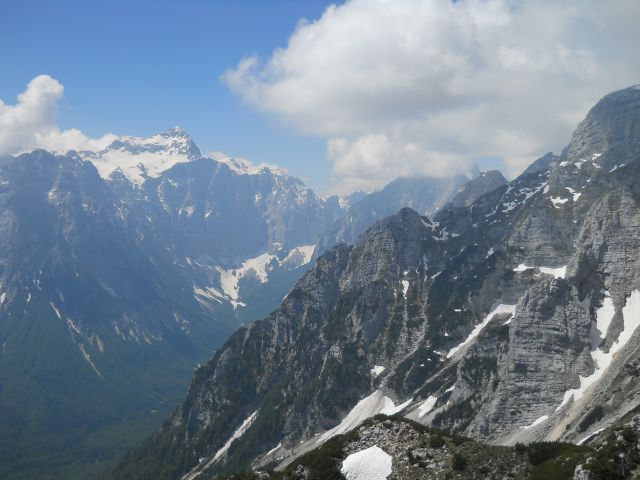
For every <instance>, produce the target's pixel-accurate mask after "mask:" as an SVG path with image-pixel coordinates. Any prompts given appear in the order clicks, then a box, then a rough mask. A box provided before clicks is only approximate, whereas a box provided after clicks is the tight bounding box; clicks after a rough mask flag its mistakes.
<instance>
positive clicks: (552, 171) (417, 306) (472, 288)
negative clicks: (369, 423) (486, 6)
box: [118, 87, 640, 478]
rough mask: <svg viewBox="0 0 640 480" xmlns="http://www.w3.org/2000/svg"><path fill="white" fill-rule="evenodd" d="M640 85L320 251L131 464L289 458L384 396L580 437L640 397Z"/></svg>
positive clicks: (452, 418) (457, 420) (204, 469)
mask: <svg viewBox="0 0 640 480" xmlns="http://www.w3.org/2000/svg"><path fill="white" fill-rule="evenodd" d="M639 102H640V90H639V89H638V88H636V87H632V88H629V89H626V90H623V91H621V92H616V93H614V94H611V95H609V96H607V97H605V98H604V99H603V100H601V101H600V102H599V103H598V104H597V105H596V106H595V107H594V108H593V109H592V110H591V111H590V112H589V115H588V116H587V118H586V119H585V121H583V122H582V123H581V124H580V126H579V127H578V129H577V130H576V133H575V134H574V136H573V139H572V140H571V143H570V145H569V147H568V148H567V149H565V151H564V152H563V154H562V155H560V156H554V155H547V156H545V157H543V158H542V159H540V160H539V161H537V162H536V163H535V164H534V166H532V168H530V169H528V170H527V171H526V172H525V173H524V174H523V175H521V176H520V177H519V178H517V179H515V180H514V181H512V182H510V183H509V185H504V186H501V187H498V188H497V189H495V190H493V191H491V192H489V193H486V194H485V195H482V196H480V197H479V198H477V199H475V201H459V202H453V203H450V204H449V205H447V206H445V207H443V208H442V209H441V210H440V211H439V212H438V213H437V214H436V215H435V216H434V219H433V220H430V219H429V218H427V217H422V216H420V215H419V214H418V213H416V212H415V211H412V210H409V209H405V210H402V211H401V212H400V213H398V214H397V215H395V216H392V217H390V218H388V219H386V220H384V221H382V222H380V223H378V224H377V225H375V226H374V227H372V228H371V229H369V230H368V231H367V232H366V234H364V235H363V236H362V237H361V238H360V240H359V241H358V242H357V243H356V244H355V245H354V246H353V247H344V246H341V247H337V248H336V249H334V250H331V251H330V252H328V253H327V254H326V255H325V256H323V257H321V258H320V259H319V261H318V264H317V266H316V267H315V268H314V269H312V270H310V271H309V272H308V273H307V274H306V275H305V276H304V277H303V278H302V279H301V281H300V282H299V283H298V284H297V285H296V287H295V288H294V289H293V290H292V291H291V292H290V294H289V295H288V296H287V298H286V299H285V301H284V303H283V304H282V307H281V308H280V310H278V311H277V312H275V313H274V314H273V315H272V316H271V317H269V318H267V319H265V320H261V321H259V322H256V323H255V324H253V325H251V326H250V327H249V328H247V329H243V330H241V331H239V332H238V333H236V334H235V335H234V336H233V337H232V339H231V340H230V341H229V342H228V343H227V344H226V345H225V346H224V347H223V348H222V349H221V350H220V351H219V352H218V353H217V354H216V356H215V357H214V358H213V360H212V361H211V362H210V363H209V364H208V365H207V366H205V367H203V368H202V369H201V370H199V371H198V372H197V374H196V375H195V377H194V380H193V382H192V385H191V387H190V390H189V394H188V396H187V399H186V400H185V401H184V402H183V403H182V404H181V406H180V408H179V409H178V410H177V411H176V413H175V414H174V415H173V417H172V419H171V421H170V422H169V423H168V424H167V426H166V427H165V429H164V430H163V431H162V432H161V433H160V434H159V435H158V437H156V438H155V439H154V440H153V442H152V443H151V444H149V445H148V447H147V449H146V450H145V451H142V452H139V454H138V456H137V457H132V458H131V459H130V461H129V462H127V463H125V464H123V465H122V466H121V469H120V470H119V471H118V478H143V477H135V474H139V472H140V470H139V469H137V468H138V466H139V465H140V463H143V464H147V463H148V462H150V461H151V462H155V463H157V464H158V468H157V469H155V470H154V469H151V470H149V472H153V475H158V476H157V477H154V478H179V477H180V476H182V475H185V477H184V478H196V477H198V478H209V477H210V476H211V475H214V474H216V472H218V473H219V472H224V471H226V470H228V469H234V468H237V467H238V466H239V465H247V464H248V463H249V462H254V463H257V464H262V463H265V462H270V461H273V459H274V456H275V458H278V459H280V461H282V462H283V463H282V464H281V467H284V466H285V465H286V464H287V463H288V462H289V461H290V459H291V458H294V457H295V456H297V455H299V454H300V453H303V452H305V451H308V450H310V449H312V448H315V447H316V446H318V445H319V444H321V443H322V442H323V441H326V440H327V439H328V438H330V437H331V436H332V435H335V434H337V433H342V432H345V431H348V430H349V429H350V428H353V427H354V426H355V425H356V424H357V423H358V422H359V421H360V420H361V419H362V418H366V417H367V416H371V415H373V414H376V413H380V412H383V413H402V414H403V415H405V416H407V417H409V418H411V419H414V420H416V421H418V422H420V423H423V424H427V425H431V426H435V427H438V428H443V429H446V430H449V431H456V432H460V433H464V434H467V435H471V436H473V437H475V438H478V439H482V440H488V441H491V442H497V443H507V444H509V443H515V442H517V441H531V440H536V439H567V440H574V441H577V440H580V439H581V437H585V436H586V435H590V434H591V433H592V432H593V431H596V430H597V429H599V428H602V427H603V426H606V425H608V424H611V423H612V422H615V421H616V419H618V418H621V417H622V416H624V415H625V414H626V413H627V412H629V411H633V410H634V409H635V408H637V407H638V404H637V402H638V398H640V397H638V395H637V392H636V382H634V381H633V379H634V378H635V377H634V375H635V373H634V370H633V368H635V367H634V365H637V362H638V359H637V355H638V353H637V352H636V349H637V347H638V345H639V344H638V341H639V339H638V334H637V332H636V329H637V327H638V325H640V285H639V282H640V276H639V275H638V273H639V272H638V262H639V261H640V260H638V259H639V258H640V255H639V253H640V251H639V250H638V247H640V245H638V239H639V238H640V232H639V231H638V228H639V226H640V203H639V199H640V196H639V192H638V187H637V182H636V178H638V176H639V175H640V161H639V160H640V150H639V148H638V142H637V139H638V137H639V134H640V132H639V131H638V129H639V128H640V121H639V120H640V103H639ZM594 411H595V413H594ZM301 442H302V443H301ZM169 445H171V449H172V452H173V454H174V455H173V456H166V455H165V456H164V457H162V455H160V452H163V451H166V449H167V448H169ZM265 452H268V453H265ZM161 457H162V458H161ZM136 458H137V460H136ZM136 472H137V473H136ZM149 478H151V477H149Z"/></svg>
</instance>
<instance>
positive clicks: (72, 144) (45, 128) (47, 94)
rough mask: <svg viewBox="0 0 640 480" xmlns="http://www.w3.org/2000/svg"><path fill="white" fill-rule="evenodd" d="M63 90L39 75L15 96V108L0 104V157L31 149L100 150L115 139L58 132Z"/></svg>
mask: <svg viewBox="0 0 640 480" xmlns="http://www.w3.org/2000/svg"><path fill="white" fill-rule="evenodd" d="M63 92H64V87H63V86H62V84H60V82H58V81H57V80H56V79H54V78H52V77H50V76H49V75H38V76H37V77H35V78H34V79H33V80H31V81H30V82H29V84H28V85H27V89H26V90H25V91H24V92H22V93H21V94H20V95H18V99H17V102H16V104H15V105H7V104H5V103H4V102H3V101H2V100H0V154H3V153H18V152H21V151H24V150H28V149H32V148H44V149H47V150H51V151H56V152H63V153H64V152H66V151H68V150H71V149H74V150H100V149H101V148H104V147H106V146H107V145H108V144H109V143H111V142H112V141H113V140H114V139H115V138H116V137H115V135H111V134H108V135H105V136H103V137H101V138H99V139H90V138H89V137H87V136H86V135H84V134H83V133H82V132H81V131H80V130H77V129H70V130H64V131H61V130H60V129H59V128H58V127H57V124H56V114H57V110H58V103H59V101H60V99H61V98H62V94H63Z"/></svg>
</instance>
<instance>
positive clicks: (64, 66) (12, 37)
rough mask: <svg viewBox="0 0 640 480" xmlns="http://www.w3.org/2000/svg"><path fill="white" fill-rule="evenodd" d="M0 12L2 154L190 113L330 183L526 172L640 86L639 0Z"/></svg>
mask: <svg viewBox="0 0 640 480" xmlns="http://www.w3.org/2000/svg"><path fill="white" fill-rule="evenodd" d="M0 16H1V17H2V18H3V19H4V22H3V28H2V29H0V101H1V103H0V154H2V153H11V152H15V151H20V150H21V149H25V148H31V147H36V146H40V147H44V148H49V149H55V150H65V149H68V148H76V149H79V148H88V147H92V148H98V147H99V146H100V145H101V141H102V142H104V141H106V140H104V138H103V136H104V135H105V134H108V133H113V134H117V135H151V134H154V133H157V132H159V131H163V130H166V129H167V128H170V127H173V126H176V125H179V126H181V127H183V128H184V129H186V130H187V131H188V132H189V133H190V134H191V135H192V136H193V138H194V140H195V141H196V143H197V144H198V145H199V146H200V148H201V150H203V151H204V152H210V151H211V152H212V151H218V152H219V151H222V152H225V153H226V154H228V155H231V156H237V157H242V158H245V159H249V160H251V161H253V162H255V163H262V162H266V163H272V164H277V165H280V166H281V167H284V168H285V169H287V170H288V171H289V172H290V173H291V174H294V175H297V176H299V177H301V178H302V179H303V180H305V181H306V182H307V183H308V184H309V185H310V186H311V187H312V188H314V189H315V190H317V191H318V192H319V193H323V194H324V193H346V192H348V191H352V190H354V189H364V190H370V189H373V188H379V187H381V186H382V185H384V184H385V183H387V182H389V181H390V180H392V179H393V178H395V177H397V176H399V175H404V176H410V175H424V174H427V175H451V174H454V173H460V172H466V171H468V170H469V169H470V167H471V165H472V164H473V163H474V162H478V161H479V162H480V164H481V166H483V167H485V168H486V167H490V166H499V167H500V168H501V169H502V170H503V172H504V173H505V174H506V175H507V176H510V177H513V176H514V175H516V174H518V173H519V172H521V171H522V170H523V169H524V168H525V167H526V166H527V165H528V164H529V163H531V162H532V161H533V160H535V159H536V158H537V157H539V156H541V155H543V154H544V153H546V152H547V151H556V152H558V151H560V149H561V148H562V147H563V146H564V145H566V144H567V143H568V141H569V139H570V136H571V132H572V130H573V129H574V128H575V126H576V124H577V123H578V122H579V121H580V120H581V119H582V118H584V115H585V114H586V113H587V111H588V109H589V108H590V107H591V106H592V105H593V104H594V103H595V102H596V101H597V100H598V99H599V98H601V97H602V96H603V95H605V94H606V93H609V92H611V91H614V90H617V89H620V88H624V87H627V86H629V85H633V84H637V83H640V55H638V54H637V45H639V44H640V29H639V28H638V27H637V25H638V24H639V22H640V2H638V1H637V0H612V1H610V2H602V1H600V0H565V1H563V2H557V1H552V0H536V1H535V2H534V1H525V0H459V1H455V2H452V1H451V0H345V1H342V2H328V1H320V0H234V1H226V0H220V1H213V0H182V1H172V2H170V1H166V0H160V1H158V0H156V1H146V0H138V1H135V2H134V1H128V2H125V1H119V0H115V1H110V2H87V1H69V0H56V1H34V0H3V2H2V3H0ZM101 139H102V140H101Z"/></svg>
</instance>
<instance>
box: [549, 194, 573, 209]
mask: <svg viewBox="0 0 640 480" xmlns="http://www.w3.org/2000/svg"><path fill="white" fill-rule="evenodd" d="M549 200H551V203H553V206H554V207H556V208H560V207H559V205H564V204H565V203H567V202H568V201H569V199H568V198H560V197H549Z"/></svg>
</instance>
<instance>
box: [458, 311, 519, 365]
mask: <svg viewBox="0 0 640 480" xmlns="http://www.w3.org/2000/svg"><path fill="white" fill-rule="evenodd" d="M515 311H516V305H508V304H505V303H500V304H498V305H497V306H496V307H495V308H494V309H493V310H492V311H491V312H489V314H488V315H487V316H486V317H485V319H484V320H483V321H482V322H481V323H480V324H478V325H476V326H475V327H474V329H473V330H472V331H471V333H470V334H469V335H468V336H467V338H466V339H465V340H464V341H463V342H462V343H460V344H459V345H457V346H455V347H453V348H452V349H451V350H449V353H447V358H451V357H453V356H454V355H455V354H456V353H457V352H458V351H459V350H460V349H462V348H463V347H464V346H466V345H468V344H469V343H471V342H472V341H473V340H474V339H475V338H476V337H477V336H478V335H479V334H480V332H481V331H482V329H483V328H484V327H486V326H487V324H488V323H489V322H490V321H491V319H492V318H493V317H494V316H495V315H498V314H503V313H508V314H509V315H513V314H514V313H515Z"/></svg>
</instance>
